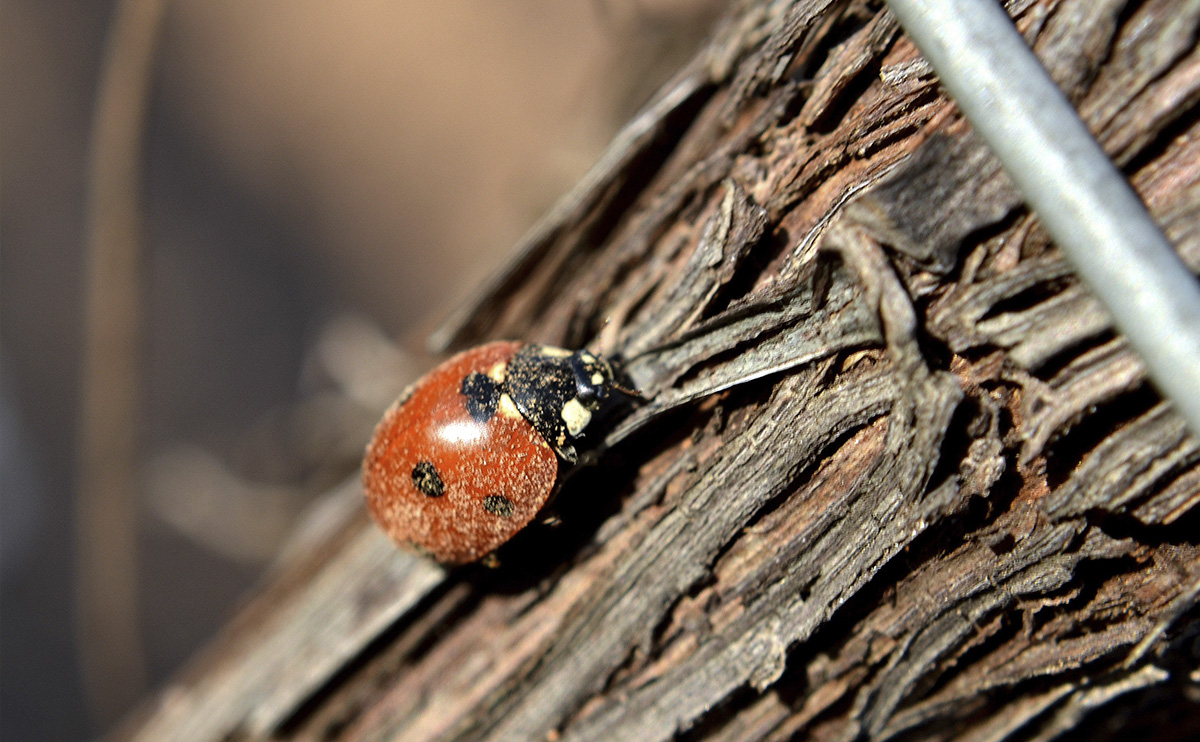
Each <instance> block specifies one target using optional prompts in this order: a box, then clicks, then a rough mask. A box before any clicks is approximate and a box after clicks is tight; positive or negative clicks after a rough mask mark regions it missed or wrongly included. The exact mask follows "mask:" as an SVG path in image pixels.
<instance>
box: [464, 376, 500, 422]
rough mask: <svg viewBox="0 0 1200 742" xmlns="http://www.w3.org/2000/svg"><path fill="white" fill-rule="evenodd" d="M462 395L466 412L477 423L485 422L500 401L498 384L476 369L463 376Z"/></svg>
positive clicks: (493, 413)
mask: <svg viewBox="0 0 1200 742" xmlns="http://www.w3.org/2000/svg"><path fill="white" fill-rule="evenodd" d="M460 391H461V392H462V395H463V396H464V397H466V402H467V412H468V413H470V415H471V417H472V419H474V420H475V422H478V423H486V422H487V421H488V420H491V419H492V415H495V414H496V405H498V404H499V403H500V385H499V384H497V383H496V382H495V380H493V379H492V377H490V376H488V375H487V374H481V373H479V372H478V371H476V372H475V373H471V374H467V375H466V376H465V377H463V380H462V388H461V389H460Z"/></svg>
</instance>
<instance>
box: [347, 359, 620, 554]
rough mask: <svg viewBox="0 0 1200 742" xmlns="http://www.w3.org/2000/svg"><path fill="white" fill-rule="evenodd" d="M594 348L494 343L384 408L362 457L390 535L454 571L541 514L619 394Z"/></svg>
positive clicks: (375, 507) (375, 510) (376, 509)
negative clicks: (453, 566)
mask: <svg viewBox="0 0 1200 742" xmlns="http://www.w3.org/2000/svg"><path fill="white" fill-rule="evenodd" d="M613 392H620V393H622V394H624V395H632V394H634V393H633V392H631V391H629V390H626V389H624V388H623V387H622V386H621V385H620V384H618V383H617V382H616V381H615V379H614V372H613V366H612V364H611V363H609V362H608V361H606V360H605V359H603V358H601V357H600V356H597V355H594V354H592V353H589V352H588V351H586V350H579V351H570V350H564V349H562V348H553V347H549V346H544V345H532V344H529V345H526V344H524V343H520V342H495V343H489V344H487V345H482V346H479V347H477V348H473V349H471V350H468V351H465V352H463V353H460V354H458V355H456V356H454V357H453V358H451V359H450V360H448V361H446V362H445V363H443V364H441V365H440V366H438V367H437V368H435V369H434V370H433V371H431V372H429V373H428V374H427V375H426V376H424V377H423V378H422V379H420V380H419V381H417V382H416V383H415V384H413V385H412V386H410V387H409V388H408V389H406V390H405V391H404V392H403V393H402V394H401V395H400V398H399V399H397V400H396V401H395V402H394V403H393V404H392V406H391V407H390V408H389V409H388V411H387V412H386V413H384V416H383V420H382V421H380V423H379V425H378V426H377V427H376V428H375V434H374V436H373V437H372V438H371V442H370V444H369V445H368V446H367V451H366V455H365V457H364V459H363V469H362V476H363V487H364V489H365V491H366V498H367V507H368V509H369V510H370V512H371V515H372V516H373V517H374V518H375V520H376V522H378V523H379V525H380V526H382V527H383V530H384V531H386V532H387V533H388V535H389V536H391V538H392V539H393V540H394V541H396V542H398V543H400V544H406V545H410V546H413V547H415V548H416V549H417V550H418V551H421V552H424V553H426V554H428V555H430V556H432V557H433V558H434V559H437V560H438V561H440V562H444V563H447V564H464V563H467V562H473V561H475V560H477V559H480V558H481V557H484V556H487V555H489V554H491V553H492V552H493V551H494V550H495V549H496V548H497V547H499V546H500V545H501V544H503V543H504V542H506V541H508V540H509V539H510V538H512V536H513V535H514V534H515V533H517V531H520V530H521V529H522V528H524V527H525V526H526V525H527V524H528V523H529V522H530V521H532V520H533V519H534V517H535V516H537V514H538V512H539V511H541V509H542V507H543V506H544V505H545V504H546V502H547V501H548V500H550V498H551V497H552V495H553V494H554V492H555V490H556V488H557V485H558V483H559V481H560V474H561V473H562V472H564V471H565V470H567V469H568V468H570V467H571V466H572V465H574V464H576V463H577V462H578V459H579V452H578V450H577V449H576V445H577V444H579V443H580V439H581V438H583V437H584V433H585V431H586V430H588V428H589V426H590V425H592V424H593V423H594V422H595V421H596V419H597V418H599V417H601V416H602V415H604V414H605V413H607V412H608V411H609V410H610V409H611V407H612V405H613V403H614V402H615V401H616V400H617V398H618V396H619V395H614V394H613Z"/></svg>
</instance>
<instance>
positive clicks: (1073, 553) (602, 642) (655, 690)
mask: <svg viewBox="0 0 1200 742" xmlns="http://www.w3.org/2000/svg"><path fill="white" fill-rule="evenodd" d="M1006 5H1007V7H1008V9H1009V12H1010V14H1011V15H1012V16H1013V17H1014V18H1015V19H1016V21H1017V23H1018V25H1019V27H1020V29H1021V31H1022V32H1023V33H1024V35H1025V37H1026V39H1027V40H1028V41H1029V42H1030V43H1031V45H1032V46H1033V47H1034V49H1035V51H1036V52H1037V54H1038V56H1039V57H1040V58H1041V59H1042V61H1043V63H1044V64H1045V65H1046V67H1047V68H1048V69H1049V71H1050V73H1051V74H1052V76H1053V77H1054V79H1055V80H1056V82H1057V83H1058V84H1059V85H1060V86H1061V87H1062V88H1063V90H1064V91H1065V92H1066V94H1067V95H1068V97H1069V98H1070V99H1071V100H1072V102H1073V103H1074V104H1075V105H1076V106H1077V107H1078V109H1079V110H1080V112H1081V113H1082V115H1083V117H1084V119H1085V120H1086V122H1087V123H1088V125H1089V126H1090V128H1091V129H1092V130H1093V132H1095V134H1096V136H1097V137H1098V138H1099V140H1100V142H1101V144H1102V145H1103V146H1104V147H1105V149H1106V150H1107V151H1108V152H1109V154H1110V156H1111V157H1112V158H1113V159H1114V161H1115V162H1116V163H1117V164H1118V165H1119V166H1120V167H1121V168H1123V170H1124V171H1125V173H1126V174H1127V175H1128V176H1129V178H1130V179H1131V181H1132V183H1133V184H1134V186H1135V187H1136V189H1137V190H1138V192H1139V194H1140V195H1141V196H1142V198H1143V199H1144V200H1145V202H1146V203H1147V205H1148V206H1149V208H1150V211H1151V212H1152V213H1153V214H1154V216H1155V217H1156V219H1158V220H1159V222H1160V224H1162V225H1163V227H1164V229H1165V230H1166V232H1167V234H1168V236H1169V238H1170V239H1171V241H1172V242H1173V243H1174V244H1175V245H1177V246H1178V249H1179V251H1180V253H1181V255H1182V257H1183V259H1184V261H1185V262H1186V263H1187V264H1188V266H1189V267H1190V268H1191V269H1192V270H1193V272H1195V271H1197V270H1198V269H1200V123H1198V117H1197V106H1198V104H1200V51H1197V45H1196V39H1197V33H1198V29H1200V3H1196V2H1184V3H1181V2H1178V1H1177V0H1145V1H1143V2H1139V1H1137V0H1133V1H1131V2H1126V1H1119V2H1115V1H1102V2H1096V1H1095V0H1056V1H1055V0H1016V1H1014V2H1008V3H1007V4H1006ZM497 337H515V338H522V339H527V340H531V341H541V342H548V343H553V344H556V345H565V346H572V347H580V346H584V345H586V346H588V347H590V348H592V349H594V350H600V351H602V352H605V353H609V354H615V355H617V356H620V357H623V358H624V359H625V362H626V365H627V368H628V371H629V373H630V375H631V376H632V377H633V378H634V380H635V381H636V382H637V383H638V385H639V387H640V388H641V390H642V391H643V392H644V393H645V395H646V397H647V402H646V403H645V405H643V406H642V407H640V408H639V409H637V410H636V411H634V412H633V413H632V414H630V415H629V416H628V417H626V418H625V419H624V420H622V421H619V422H618V423H617V424H616V425H615V426H614V427H613V428H612V430H611V432H610V433H609V434H608V436H607V438H606V440H605V441H603V444H604V445H602V446H600V448H599V451H600V453H599V456H598V464H597V465H596V466H595V467H592V468H590V469H587V470H585V474H584V475H582V476H574V477H572V478H570V479H569V480H567V481H566V483H565V484H564V486H563V489H562V491H561V493H560V494H559V496H558V499H557V500H556V502H555V503H554V507H555V509H556V512H557V515H558V516H559V517H560V519H561V521H562V525H560V526H558V527H557V528H550V527H547V526H533V527H531V528H529V529H527V531H526V532H524V533H523V534H521V535H519V536H518V537H517V538H516V539H515V540H514V541H513V542H512V543H510V544H509V545H508V546H506V547H504V548H503V549H502V550H501V551H500V553H499V555H498V556H499V559H500V567H499V568H495V569H488V568H484V567H468V568H463V569H456V570H445V569H443V568H441V567H439V566H436V565H434V564H432V563H430V562H428V561H425V560H423V559H421V558H419V557H416V556H412V555H409V554H406V553H403V552H399V551H397V550H395V549H394V548H393V547H392V546H391V545H390V544H389V543H388V542H387V541H386V539H385V538H384V537H383V536H382V535H381V534H379V533H378V532H377V531H376V530H375V529H374V528H373V527H371V526H370V525H369V524H368V523H367V522H366V520H365V518H364V517H363V515H362V514H361V508H360V505H359V501H360V494H359V491H358V484H357V480H355V481H352V482H348V483H347V484H346V485H345V486H344V487H343V488H341V491H340V492H338V493H334V494H333V495H331V498H332V499H331V502H332V503H334V505H337V506H340V507H341V510H340V511H337V512H340V513H342V515H341V516H337V515H335V516H334V517H333V518H332V520H331V522H333V523H335V524H337V525H335V526H326V528H325V530H324V531H323V532H322V535H318V536H315V537H313V538H311V539H309V540H308V541H305V542H304V543H305V544H306V546H305V548H302V549H299V550H297V551H296V552H295V553H297V554H298V556H295V557H294V558H292V559H290V560H287V561H285V563H284V564H283V566H281V567H280V569H279V570H277V572H276V574H275V577H274V579H273V580H272V581H271V582H270V584H268V585H267V586H266V587H265V589H264V590H263V592H262V594H261V595H260V596H258V598H257V599H256V600H255V601H254V602H253V603H252V605H250V606H249V607H248V608H247V610H246V611H245V612H244V614H243V615H242V616H241V617H240V618H239V620H238V621H236V622H235V623H234V625H232V626H231V627H230V628H229V629H228V631H227V632H226V633H225V635H224V636H223V637H222V638H221V639H220V640H219V641H218V642H217V643H216V644H214V646H213V647H211V648H210V650H209V651H208V652H207V653H206V655H205V656H204V657H203V658H200V659H199V660H197V662H196V663H195V665H194V666H193V667H192V668H191V669H190V670H189V671H188V672H187V673H186V674H184V675H183V676H181V677H180V678H179V679H177V681H176V682H175V683H174V684H173V685H172V686H171V687H169V688H167V689H165V690H164V691H162V692H161V693H160V695H159V696H158V697H157V698H155V699H154V700H153V701H151V702H149V703H148V704H147V706H146V707H145V708H144V709H143V711H142V712H141V714H139V715H138V716H137V717H136V718H135V719H131V720H130V721H129V722H128V723H127V724H126V725H125V727H124V728H123V729H122V730H120V731H119V732H118V735H117V736H118V737H121V738H127V739H146V740H162V739H187V740H200V739H258V738H265V737H271V738H276V737H278V738H284V739H338V740H343V739H344V740H352V739H353V740H357V739H403V740H433V739H448V740H639V741H645V742H651V741H653V740H667V739H674V738H682V739H708V740H786V739H844V740H849V739H893V738H903V739H978V740H1001V739H1055V738H1063V737H1070V738H1072V739H1074V738H1082V737H1084V736H1088V737H1092V738H1096V739H1126V738H1128V737H1129V735H1130V734H1131V733H1137V732H1138V731H1142V732H1146V731H1149V730H1153V732H1154V738H1155V739H1169V738H1179V739H1183V738H1190V737H1192V736H1194V735H1196V734H1197V733H1198V732H1200V707H1198V706H1197V705H1196V703H1197V690H1196V683H1197V681H1200V672H1198V671H1197V670H1196V665H1197V659H1196V654H1195V652H1196V650H1195V647H1194V641H1195V638H1196V634H1197V629H1198V627H1200V623H1198V621H1197V617H1198V614H1197V611H1196V602H1197V595H1198V594H1200V537H1197V530H1196V525H1197V515H1196V512H1195V505H1196V503H1197V501H1198V500H1200V468H1198V466H1197V463H1198V462H1200V449H1198V448H1197V443H1196V440H1195V439H1194V438H1192V437H1191V436H1190V435H1189V434H1188V432H1187V431H1186V430H1185V428H1184V425H1183V423H1182V421H1181V419H1180V418H1179V417H1178V416H1177V415H1175V414H1174V412H1173V411H1172V410H1171V409H1170V407H1169V405H1167V404H1166V403H1164V402H1163V401H1162V400H1161V399H1160V398H1159V397H1158V396H1157V394H1156V393H1155V391H1154V390H1153V389H1152V388H1151V387H1150V386H1149V385H1148V383H1147V381H1146V378H1145V374H1144V371H1143V368H1142V366H1141V364H1140V362H1139V361H1138V359H1137V358H1136V357H1135V356H1134V355H1133V354H1132V353H1131V352H1130V351H1129V350H1128V348H1127V347H1126V343H1125V341H1124V339H1123V338H1122V337H1120V336H1119V335H1117V334H1116V333H1115V332H1114V331H1113V329H1112V327H1111V325H1110V323H1109V320H1108V318H1107V316H1106V314H1105V312H1104V310H1103V309H1102V308H1101V307H1100V306H1099V305H1098V304H1097V302H1096V301H1095V300H1094V299H1093V298H1092V297H1091V296H1090V295H1089V293H1088V292H1087V290H1086V289H1085V288H1084V287H1083V286H1081V285H1080V284H1079V283H1078V282H1077V280H1076V279H1075V278H1074V277H1073V275H1072V272H1071V270H1070V267H1069V266H1068V265H1066V264H1065V263H1064V262H1063V259H1062V258H1061V256H1060V255H1059V253H1058V251H1057V250H1056V249H1055V248H1054V246H1053V245H1052V244H1050V243H1049V241H1048V239H1047V238H1046V236H1045V235H1044V233H1043V232H1042V230H1041V228H1040V227H1039V225H1038V223H1037V220H1036V219H1035V218H1034V217H1033V216H1032V215H1031V214H1030V213H1029V212H1028V211H1027V210H1026V209H1025V207H1024V206H1023V204H1022V202H1021V198H1020V195H1019V194H1018V193H1017V192H1016V191H1015V190H1014V189H1013V188H1012V186H1011V185H1010V184H1009V182H1008V180H1007V178H1006V177H1005V176H1004V174H1003V173H1002V172H1001V171H1000V169H999V166H998V164H997V163H996V161H995V160H994V158H993V157H992V156H991V155H990V154H989V153H988V152H987V150H986V149H985V148H984V147H983V146H982V145H981V144H980V143H979V142H978V141H977V140H976V139H975V138H974V137H973V135H972V134H971V132H970V127H969V126H968V125H967V124H966V123H965V122H964V121H963V120H962V119H961V118H960V116H959V115H958V113H957V112H956V109H955V108H954V106H953V104H952V103H951V102H950V101H949V100H948V99H947V98H946V97H945V96H944V94H943V93H942V92H941V91H940V90H939V87H938V84H937V80H936V79H935V78H934V77H933V75H932V74H931V72H930V71H929V70H928V68H927V67H926V66H925V65H924V64H923V62H922V61H921V58H920V55H919V53H918V52H917V51H916V49H915V48H914V47H913V46H912V45H911V43H910V42H909V41H908V40H907V39H906V38H905V37H904V35H903V34H902V33H901V32H900V31H899V30H898V28H897V26H896V23H895V21H894V20H893V19H892V18H891V16H890V15H889V14H888V13H887V12H886V11H884V10H882V9H881V8H880V7H879V6H878V4H876V3H870V2H853V1H851V2H835V1H833V0H809V1H807V2H806V1H800V2H793V3H783V2H767V1H765V0H761V1H755V0H745V1H744V2H740V3H737V4H736V6H735V7H734V8H732V9H731V11H730V12H729V14H728V15H727V16H726V17H725V19H724V20H723V21H722V22H721V23H720V24H719V25H718V27H717V28H716V30H715V32H714V35H713V37H712V39H711V41H710V42H709V44H708V45H707V46H706V48H705V49H703V50H702V52H701V53H700V54H699V55H698V56H697V58H696V59H695V60H694V61H693V62H692V63H691V64H690V65H689V66H688V67H687V68H686V69H684V70H682V71H681V72H680V73H679V75H678V76H677V77H676V78H675V80H674V81H673V82H671V83H670V84H669V85H668V86H666V87H665V88H664V89H663V90H662V91H661V92H660V93H659V95H658V96H657V97H656V98H655V99H654V100H652V101H651V102H650V103H649V104H648V106H647V107H646V108H645V109H644V110H643V112H642V113H641V114H640V115H639V116H638V117H637V118H635V119H634V120H633V121H632V122H630V123H629V125H628V126H627V127H626V128H625V130H624V131H623V132H622V133H621V134H620V135H619V136H618V138H617V139H616V140H615V141H614V143H613V145H612V147H611V148H610V150H609V151H608V152H607V154H606V155H605V156H604V158H603V159H602V160H601V162H600V163H598V164H597V166H596V167H595V169H594V170H593V171H592V172H591V173H590V174H589V175H588V176H587V177H586V178H585V180H584V181H583V182H581V183H580V184H579V185H578V187H577V188H576V189H575V190H574V191H572V192H571V193H570V194H568V195H567V196H566V197H565V198H564V199H563V200H562V201H561V202H560V203H559V205H558V206H557V207H556V208H555V209H554V210H553V211H552V212H551V213H550V214H548V215H547V216H546V217H545V218H544V219H543V220H542V222H540V223H539V224H538V225H537V227H535V229H534V230H533V231H532V232H531V234H530V235H529V237H528V238H527V239H526V240H525V242H524V243H523V244H522V245H521V246H520V251H519V254H518V256H517V258H516V259H515V260H514V261H513V263H512V264H511V265H510V266H509V267H508V268H507V269H506V270H505V271H503V272H501V273H499V274H497V276H496V278H495V280H494V281H493V282H492V284H491V285H490V286H488V287H485V289H484V290H482V291H481V292H480V295H479V299H478V301H476V302H475V303H474V304H472V305H471V306H469V307H466V308H464V309H463V310H462V311H461V312H460V313H459V314H457V315H456V316H455V317H454V318H452V320H451V321H450V322H449V323H447V325H446V326H445V327H444V328H443V329H442V330H441V331H440V332H439V333H438V334H437V335H436V336H435V338H434V342H435V343H437V344H438V345H439V346H440V347H441V348H443V349H450V348H454V347H462V346H466V345H470V344H474V343H476V342H479V341H482V340H484V339H488V338H497ZM335 511H336V508H335ZM346 513H350V515H345V514H346Z"/></svg>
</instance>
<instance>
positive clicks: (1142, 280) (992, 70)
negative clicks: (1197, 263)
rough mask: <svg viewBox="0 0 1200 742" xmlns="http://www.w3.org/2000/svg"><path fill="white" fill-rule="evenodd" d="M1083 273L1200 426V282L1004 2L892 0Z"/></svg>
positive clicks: (1156, 377) (1158, 379) (1167, 390)
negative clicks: (1079, 113)
mask: <svg viewBox="0 0 1200 742" xmlns="http://www.w3.org/2000/svg"><path fill="white" fill-rule="evenodd" d="M888 5H889V6H890V7H891V10H892V12H893V13H894V14H895V15H896V18H897V19H899V21H900V24H901V25H902V26H903V27H904V29H905V31H907V32H908V35H909V36H910V37H911V38H912V40H913V41H914V43H916V45H917V47H918V48H920V50H921V53H922V54H924V56H925V58H926V59H927V60H928V61H929V63H930V64H931V65H932V66H933V68H934V70H935V71H936V72H937V73H938V76H939V78H940V79H941V82H942V84H943V85H944V86H945V87H946V89H947V90H948V91H949V92H950V94H951V96H953V98H954V99H955V101H956V102H957V103H958V105H959V107H960V108H961V110H962V112H963V114H964V115H965V116H966V117H967V119H968V120H969V121H970V122H971V125H972V126H973V127H974V128H975V130H976V131H977V132H978V133H979V134H980V135H981V136H982V137H983V138H984V140H985V141H986V142H987V143H988V146H989V147H991V149H992V151H993V152H995V153H996V156H997V157H998V158H999V159H1000V162H1001V164H1002V165H1003V166H1004V169H1005V170H1006V171H1007V172H1008V174H1009V176H1010V177H1011V178H1012V179H1013V181H1014V182H1015V183H1016V185H1017V187H1018V188H1019V189H1020V190H1021V192H1022V193H1023V194H1024V196H1025V199H1026V201H1027V203H1028V204H1029V206H1030V207H1031V208H1032V209H1033V210H1034V211H1035V212H1036V213H1037V215H1038V217H1039V218H1040V219H1041V221H1042V224H1043V225H1044V226H1045V228H1046V230H1047V231H1048V232H1049V233H1050V235H1051V236H1052V237H1053V238H1054V240H1055V242H1056V243H1057V244H1058V246H1059V248H1061V249H1062V251H1063V253H1064V254H1065V255H1066V256H1067V258H1068V260H1070V261H1071V263H1072V264H1073V265H1074V267H1075V269H1076V271H1077V272H1078V274H1079V276H1080V277H1081V278H1082V279H1083V280H1084V281H1085V282H1086V283H1087V284H1088V285H1089V287H1090V288H1091V290H1092V291H1093V292H1094V293H1095V295H1096V296H1097V298H1099V299H1100V301H1101V302H1103V303H1104V305H1105V307H1106V308H1107V309H1108V311H1109V313H1110V314H1111V315H1112V318H1113V322H1114V323H1115V324H1116V326H1117V327H1118V328H1119V329H1120V330H1121V332H1122V333H1124V335H1125V336H1126V337H1127V338H1128V340H1129V344H1130V345H1131V346H1132V347H1133V348H1134V349H1135V350H1136V351H1137V352H1138V353H1139V354H1141V357H1142V358H1143V360H1144V361H1145V363H1146V367H1147V369H1148V370H1149V373H1150V377H1151V379H1152V380H1153V382H1154V384H1155V385H1156V386H1157V387H1158V389H1159V391H1160V392H1162V394H1163V395H1164V396H1166V397H1167V398H1168V399H1169V400H1170V401H1171V403H1172V404H1174V406H1175V409H1177V410H1178V411H1179V412H1180V413H1181V414H1182V415H1183V417H1184V418H1185V420H1186V421H1187V423H1188V426H1189V427H1190V428H1191V430H1192V432H1193V433H1194V434H1197V433H1200V284H1198V283H1197V281H1196V279H1195V277H1194V276H1193V275H1192V274H1191V273H1190V272H1189V271H1188V269H1187V267H1186V266H1184V264H1183V262H1182V261H1181V260H1180V259H1179V257H1178V256H1177V255H1176V254H1175V251H1174V250H1173V249H1172V248H1171V245H1170V243H1169V242H1168V241H1167V239H1166V237H1165V236H1164V235H1163V234H1162V232H1161V230H1159V228H1158V226H1157V225H1156V224H1155V223H1154V221H1153V220H1152V219H1151V218H1150V215H1149V213H1147V211H1146V207H1145V206H1144V205H1143V204H1142V202H1141V200H1140V199H1139V198H1138V197H1137V194H1135V193H1134V192H1133V189H1132V188H1130V186H1129V184H1128V183H1127V182H1126V181H1125V178H1124V176H1123V175H1122V174H1121V172H1120V171H1119V170H1117V168H1116V167H1115V166H1114V165H1113V163H1112V162H1111V161H1110V160H1109V159H1108V157H1107V156H1106V155H1105V154H1104V151H1103V150H1101V149H1100V146H1099V144H1097V143H1096V140H1095V139H1094V138H1093V137H1092V135H1091V133H1090V132H1089V131H1088V130H1087V127H1086V126H1085V125H1084V123H1083V121H1081V120H1080V118H1079V116H1078V114H1076V112H1075V110H1074V108H1072V107H1071V104H1070V103H1069V102H1068V101H1067V99H1066V97H1065V96H1064V95H1063V94H1062V92H1061V91H1060V90H1059V89H1058V88H1057V87H1056V86H1055V85H1054V82H1053V81H1052V80H1051V79H1050V76H1049V75H1048V74H1047V73H1046V70H1045V69H1044V68H1043V67H1042V66H1041V64H1040V63H1039V62H1038V60H1037V58H1036V57H1035V56H1034V54H1033V52H1032V51H1031V50H1030V49H1029V47H1028V46H1027V45H1026V44H1025V41H1024V39H1023V38H1021V35H1020V33H1018V31H1017V29H1016V27H1015V26H1014V25H1013V23H1012V20H1011V19H1010V18H1009V17H1008V15H1006V14H1005V12H1004V10H1003V8H1002V7H1001V6H1000V5H999V4H998V3H997V2H996V1H995V0H889V1H888Z"/></svg>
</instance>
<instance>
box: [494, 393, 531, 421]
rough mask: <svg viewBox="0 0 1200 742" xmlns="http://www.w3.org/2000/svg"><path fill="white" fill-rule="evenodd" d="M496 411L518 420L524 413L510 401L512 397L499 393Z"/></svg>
mask: <svg viewBox="0 0 1200 742" xmlns="http://www.w3.org/2000/svg"><path fill="white" fill-rule="evenodd" d="M496 411H497V412H499V413H500V414H501V415H503V416H504V417H507V418H512V419H514V420H520V419H521V418H522V417H524V415H522V414H521V411H520V410H518V409H517V405H516V403H515V402H513V401H512V397H510V396H508V395H507V394H501V395H500V404H498V405H496Z"/></svg>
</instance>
